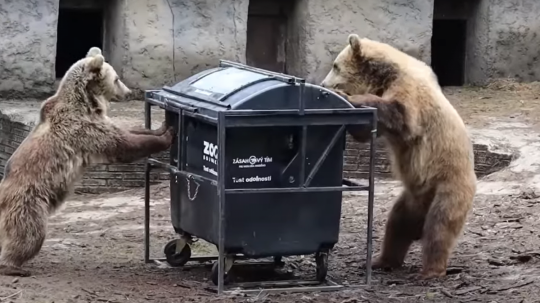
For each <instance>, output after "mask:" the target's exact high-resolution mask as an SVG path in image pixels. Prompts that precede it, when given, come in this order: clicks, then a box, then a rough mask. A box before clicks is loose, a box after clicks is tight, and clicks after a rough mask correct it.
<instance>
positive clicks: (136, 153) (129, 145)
mask: <svg viewBox="0 0 540 303" xmlns="http://www.w3.org/2000/svg"><path fill="white" fill-rule="evenodd" d="M128 93H130V90H129V89H128V88H127V87H126V86H125V85H124V84H123V83H122V81H120V79H119V78H118V75H117V74H116V72H115V70H114V69H113V68H112V66H110V65H109V64H108V63H107V62H105V58H104V57H103V55H102V54H101V50H100V49H99V48H95V47H94V48H91V49H90V50H89V52H88V55H87V56H86V57H85V58H83V59H81V60H79V61H77V62H76V63H74V64H73V65H72V66H71V68H70V69H69V70H68V71H67V72H66V74H65V76H64V77H63V79H62V81H61V83H60V86H59V88H58V90H57V92H56V94H55V95H54V96H52V97H50V98H49V99H47V100H45V101H44V102H43V104H42V106H41V112H40V117H39V121H38V123H37V125H36V126H35V127H34V128H33V129H32V131H31V132H30V134H29V135H28V137H27V138H26V139H25V140H24V141H23V143H21V145H20V146H19V147H18V148H17V150H16V151H15V152H14V153H13V155H12V156H11V158H10V159H9V161H8V163H7V164H6V168H5V173H4V178H3V180H2V181H1V182H0V247H1V252H0V274H2V275H18V276H29V275H30V272H29V271H27V270H24V269H22V268H21V266H22V265H23V264H25V263H26V262H28V261H29V260H31V259H32V258H33V257H35V256H36V255H37V254H38V252H39V251H40V250H41V247H42V245H43V242H44V240H45V236H46V233H47V220H48V217H49V215H51V214H52V213H54V211H55V210H57V209H58V208H59V207H60V206H61V205H62V204H63V203H64V201H65V200H66V198H67V197H68V195H69V194H71V193H72V190H73V187H74V185H75V183H76V182H77V181H78V180H80V178H81V176H82V174H83V173H84V171H85V169H86V168H87V167H88V166H89V165H90V164H93V163H98V162H99V163H115V162H120V163H129V162H133V161H136V160H138V159H141V158H143V157H147V156H149V155H151V154H153V153H157V152H161V151H164V150H166V149H168V148H169V146H170V144H171V142H172V139H173V135H174V134H173V130H172V129H167V128H166V127H165V126H164V125H163V126H162V127H161V128H160V129H159V130H134V131H126V130H123V129H121V128H119V127H117V126H115V125H114V124H113V123H112V122H111V121H110V119H109V118H108V116H107V109H108V106H109V101H111V100H113V99H123V98H124V97H125V96H126V94H128Z"/></svg>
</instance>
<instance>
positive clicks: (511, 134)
mask: <svg viewBox="0 0 540 303" xmlns="http://www.w3.org/2000/svg"><path fill="white" fill-rule="evenodd" d="M445 93H446V94H447V95H448V97H449V99H450V100H451V101H452V103H454V104H455V105H456V108H457V109H458V111H459V112H460V113H461V114H462V115H463V117H464V119H465V121H466V122H467V124H468V125H469V126H470V127H471V132H472V133H473V136H476V135H478V136H482V140H484V139H489V140H490V141H491V142H495V143H494V146H495V145H500V146H504V147H506V148H509V149H511V150H512V151H514V152H516V154H517V155H519V158H517V159H516V160H515V161H514V162H513V163H512V165H511V166H510V167H509V168H508V169H506V170H504V171H500V172H497V173H495V174H493V175H490V176H487V177H486V178H484V179H482V180H480V181H479V189H478V194H477V196H476V200H475V206H474V210H473V212H472V214H471V215H470V217H469V221H468V224H467V227H466V229H465V231H464V235H463V236H462V237H461V238H460V240H459V243H458V245H457V247H456V251H455V253H454V255H453V256H452V258H451V260H450V269H449V275H448V276H447V277H446V278H444V279H440V280H438V281H429V282H419V281H416V280H414V279H413V278H412V275H413V274H415V273H417V272H418V271H419V269H420V265H421V260H420V258H421V256H420V250H419V245H417V244H415V245H414V246H413V248H412V250H411V252H410V253H409V255H408V257H407V260H406V265H405V266H404V268H403V269H401V270H397V271H394V272H382V271H375V272H374V274H373V285H372V286H371V287H369V288H367V287H355V286H354V285H358V284H362V283H363V279H364V270H363V269H361V266H362V265H363V264H364V262H365V258H366V245H365V236H366V228H365V225H366V209H367V207H366V204H367V203H366V202H367V196H366V195H365V194H364V193H362V194H345V198H344V204H343V213H342V223H341V235H340V241H339V243H338V244H337V246H336V248H335V250H334V251H333V253H332V255H331V256H330V261H329V263H330V269H329V275H330V276H331V278H332V279H333V280H335V281H336V282H338V283H342V284H344V285H349V286H352V287H350V288H347V289H345V290H341V291H338V292H332V293H304V294H283V295H267V294H263V293H261V294H258V295H256V296H253V297H245V296H240V295H231V296H229V297H224V298H218V297H216V296H215V295H214V294H213V293H212V292H211V291H210V290H209V287H210V286H211V282H209V281H208V277H209V274H210V269H209V268H208V267H206V268H186V269H183V270H182V269H178V268H169V267H167V266H166V265H164V264H162V265H155V264H144V262H143V243H144V236H143V216H144V213H143V203H144V202H143V191H142V190H132V191H129V192H123V193H116V194H109V195H100V196H95V195H94V196H74V197H72V198H71V199H70V201H68V203H67V205H66V208H65V209H64V210H62V211H60V212H59V213H58V214H57V215H55V216H54V217H53V218H52V219H51V221H50V231H49V235H48V239H47V241H46V243H45V245H44V247H43V249H42V251H41V252H40V254H39V255H38V257H37V258H36V259H35V260H33V261H32V262H30V263H29V264H28V265H27V268H28V269H30V270H32V271H33V276H32V277H28V278H13V277H1V276H0V302H56V303H60V302H164V303H165V302H283V303H285V302H287V303H288V302H290V303H292V302H338V303H340V302H341V303H345V302H349V303H353V302H425V301H429V302H508V303H511V302H540V298H538V294H540V281H539V278H540V274H539V273H540V259H539V258H540V248H539V246H540V239H539V235H540V233H539V232H538V231H540V220H538V214H540V196H538V195H537V194H536V193H540V179H538V178H536V177H535V176H536V175H537V170H538V169H539V168H538V167H537V164H536V163H537V161H538V159H540V158H538V157H536V156H537V155H536V153H537V152H536V150H540V147H538V146H537V145H539V144H540V140H539V139H538V138H539V136H540V129H538V127H539V126H540V115H538V113H539V112H540V101H539V99H538V97H537V96H540V85H539V84H528V85H518V84H514V83H512V82H504V81H501V82H499V83H496V84H493V85H491V86H490V87H489V88H484V89H480V88H451V89H446V90H445ZM141 108H142V104H141ZM168 190H169V189H168V186H167V185H166V184H162V185H157V186H155V187H154V188H153V189H152V201H153V202H152V212H151V213H152V221H151V228H152V236H151V243H152V256H153V257H162V255H163V253H162V247H163V245H165V244H166V243H167V242H168V241H170V240H172V239H175V235H174V232H173V229H172V227H171V225H170V220H169V216H170V215H169V204H168V203H169V202H168V195H169V194H168ZM398 193H399V184H398V183H396V182H393V181H383V180H380V181H379V182H378V183H377V185H376V194H377V195H376V206H375V223H374V226H375V230H374V236H375V239H374V242H375V243H374V250H375V253H377V252H378V250H379V248H380V240H381V237H382V233H383V227H384V223H385V220H386V215H387V213H388V211H389V209H390V207H391V205H392V202H393V200H394V199H395V198H396V196H397V194H398ZM193 250H194V251H195V253H208V251H209V248H208V246H206V245H204V244H201V243H197V245H196V246H194V248H193ZM312 259H313V258H312V256H305V257H304V258H302V257H297V258H290V259H287V260H286V262H287V266H286V268H285V269H284V270H282V271H284V272H286V273H291V272H292V273H293V274H296V275H298V276H300V277H309V276H314V268H313V266H312V264H311V263H312V262H311V261H312Z"/></svg>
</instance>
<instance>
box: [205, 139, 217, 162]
mask: <svg viewBox="0 0 540 303" xmlns="http://www.w3.org/2000/svg"><path fill="white" fill-rule="evenodd" d="M203 144H204V149H203V160H205V161H208V162H210V163H213V164H217V158H218V146H217V145H216V144H214V143H211V142H208V141H203Z"/></svg>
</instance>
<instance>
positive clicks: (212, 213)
mask: <svg viewBox="0 0 540 303" xmlns="http://www.w3.org/2000/svg"><path fill="white" fill-rule="evenodd" d="M146 101H147V104H148V107H149V106H150V105H158V106H159V107H161V108H163V109H164V110H165V111H166V122H167V124H168V125H172V126H174V127H175V129H176V131H177V134H178V136H177V139H175V142H173V144H172V146H171V149H170V155H171V159H170V163H169V164H168V165H163V163H159V162H158V161H156V160H153V159H150V160H149V166H152V165H153V166H160V167H165V168H168V169H169V171H170V172H171V179H170V191H171V200H170V203H171V204H170V208H171V221H172V225H173V227H174V229H175V231H176V232H177V233H178V234H180V235H181V238H180V239H179V240H173V241H171V242H169V243H168V244H167V245H166V246H165V249H164V252H165V255H166V257H167V261H168V263H169V264H170V265H172V266H183V265H184V264H185V263H186V262H188V261H189V260H190V259H191V251H190V246H189V245H190V243H191V241H192V239H193V237H196V238H200V239H204V240H206V241H207V242H209V243H212V244H215V245H216V246H217V247H218V250H219V251H220V257H219V259H218V262H215V263H214V267H213V269H212V281H213V282H214V283H215V284H217V285H219V286H220V287H222V286H221V284H222V283H223V282H222V281H220V280H222V279H223V277H225V278H226V277H227V273H228V272H229V270H230V269H231V267H232V262H233V261H234V258H235V257H236V256H239V255H241V256H244V257H247V258H263V257H274V258H275V260H276V262H279V260H280V259H281V257H282V256H291V255H306V254H315V261H316V264H317V280H319V281H323V280H324V279H325V276H326V271H327V258H328V252H329V251H330V250H331V249H332V248H333V247H334V245H335V244H336V243H337V241H338V237H339V227H340V217H341V201H342V191H344V190H368V189H372V186H373V184H372V183H373V182H371V184H370V186H369V187H366V186H352V187H349V188H345V187H343V186H342V183H343V176H342V174H343V151H344V147H345V129H346V125H352V124H356V125H358V124H364V125H368V126H373V127H374V126H375V122H374V121H376V110H375V109H373V108H363V109H354V108H353V107H352V105H351V104H350V103H348V102H347V101H346V100H344V99H343V98H341V97H340V96H338V95H337V94H334V93H333V92H330V91H328V90H326V89H324V88H322V87H319V86H316V85H311V84H307V83H305V81H304V80H303V79H299V78H296V77H292V76H288V75H283V74H277V73H272V72H268V71H264V70H260V69H256V68H252V67H249V66H246V65H241V64H237V63H233V62H228V61H221V63H220V66H219V67H217V68H213V69H209V70H206V71H203V72H201V73H198V74H196V75H193V76H192V77H190V78H188V79H185V80H184V81H181V82H179V83H177V84H176V85H174V86H171V87H164V88H163V89H161V90H157V91H148V92H147V93H146ZM149 120H150V117H149V110H147V125H149V123H150V121H149ZM221 159H224V160H223V161H221ZM149 169H151V167H149V168H148V169H147V174H148V171H149ZM147 195H149V190H148V188H147ZM370 199H371V202H370V203H371V204H372V193H370ZM146 200H149V197H146ZM147 203H149V202H147ZM370 216H371V214H370ZM146 238H147V240H148V235H147V237H146ZM370 241H371V240H370ZM145 257H146V259H147V260H148V259H149V256H148V253H147V254H146V255H145ZM220 264H221V265H220ZM220 266H221V268H220ZM220 273H221V274H220ZM220 276H221V277H220Z"/></svg>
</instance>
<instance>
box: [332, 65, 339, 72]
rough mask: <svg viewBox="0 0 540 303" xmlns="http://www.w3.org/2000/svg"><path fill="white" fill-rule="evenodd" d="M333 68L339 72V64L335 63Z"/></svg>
mask: <svg viewBox="0 0 540 303" xmlns="http://www.w3.org/2000/svg"><path fill="white" fill-rule="evenodd" d="M333 68H334V70H335V71H336V72H338V71H339V66H338V65H337V63H334V65H333Z"/></svg>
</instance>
